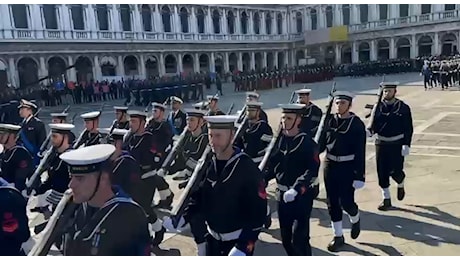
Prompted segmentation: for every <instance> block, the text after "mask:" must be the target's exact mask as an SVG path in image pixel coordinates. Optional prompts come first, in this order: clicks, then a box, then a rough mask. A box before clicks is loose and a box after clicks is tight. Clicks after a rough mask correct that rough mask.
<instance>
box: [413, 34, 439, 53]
mask: <svg viewBox="0 0 460 260" xmlns="http://www.w3.org/2000/svg"><path fill="white" fill-rule="evenodd" d="M417 45H418V55H419V56H430V55H431V54H432V46H433V39H432V38H431V36H429V35H422V36H421V37H420V38H419V39H418V41H417ZM438 54H439V53H435V55H438Z"/></svg>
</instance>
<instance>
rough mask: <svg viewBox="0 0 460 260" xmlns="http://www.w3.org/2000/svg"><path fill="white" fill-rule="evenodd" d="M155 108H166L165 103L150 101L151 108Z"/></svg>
mask: <svg viewBox="0 0 460 260" xmlns="http://www.w3.org/2000/svg"><path fill="white" fill-rule="evenodd" d="M155 108H158V109H161V110H166V106H165V105H163V104H161V103H157V102H153V103H152V110H153V109H155Z"/></svg>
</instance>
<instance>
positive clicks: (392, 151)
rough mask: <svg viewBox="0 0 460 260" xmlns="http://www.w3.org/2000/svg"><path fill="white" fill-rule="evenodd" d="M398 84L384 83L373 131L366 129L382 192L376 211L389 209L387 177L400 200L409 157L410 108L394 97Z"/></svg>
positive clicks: (411, 129)
mask: <svg viewBox="0 0 460 260" xmlns="http://www.w3.org/2000/svg"><path fill="white" fill-rule="evenodd" d="M398 84H399V83H398V82H386V83H385V82H384V83H382V84H381V87H382V88H383V100H382V101H381V105H380V109H379V111H377V112H376V113H375V119H374V128H373V129H369V131H370V133H371V134H376V136H375V158H376V163H377V175H378V179H379V186H380V188H381V189H382V194H383V202H382V203H381V204H380V205H379V206H378V209H379V210H388V209H389V208H391V196H390V190H389V187H390V177H391V178H392V179H393V180H394V181H395V182H396V183H397V184H398V189H397V198H398V200H403V199H404V196H405V195H406V192H405V190H404V179H405V178H406V174H405V173H404V157H405V156H407V155H409V151H410V145H411V142H412V135H413V133H414V127H413V122H412V113H411V109H410V107H409V106H408V105H407V104H406V103H404V101H402V100H400V99H398V98H396V97H395V95H396V92H397V91H396V87H397V85H398Z"/></svg>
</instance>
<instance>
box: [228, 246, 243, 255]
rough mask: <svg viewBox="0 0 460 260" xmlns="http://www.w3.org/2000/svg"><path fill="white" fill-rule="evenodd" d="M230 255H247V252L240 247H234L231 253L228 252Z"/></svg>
mask: <svg viewBox="0 0 460 260" xmlns="http://www.w3.org/2000/svg"><path fill="white" fill-rule="evenodd" d="M228 256H246V254H245V253H244V252H243V251H241V250H239V249H238V248H236V247H233V248H232V250H230V253H228Z"/></svg>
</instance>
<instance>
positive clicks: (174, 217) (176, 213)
mask: <svg viewBox="0 0 460 260" xmlns="http://www.w3.org/2000/svg"><path fill="white" fill-rule="evenodd" d="M211 156H212V153H211V146H210V145H208V146H207V147H206V149H205V150H204V152H203V154H202V155H201V157H200V159H199V160H198V164H197V166H196V167H195V169H194V170H193V174H192V176H191V177H190V179H189V181H188V182H187V186H185V189H184V191H183V192H182V194H181V196H180V198H179V202H178V203H177V205H176V206H174V208H173V209H172V210H171V221H172V224H173V226H174V228H177V226H178V225H179V221H180V219H181V218H182V216H183V215H184V213H185V209H186V208H187V207H188V203H189V201H190V197H191V195H192V194H193V192H195V191H196V190H197V189H198V187H199V186H200V184H201V182H202V180H203V178H204V176H205V174H206V168H203V166H204V165H205V163H206V162H209V160H210V157H211Z"/></svg>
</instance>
